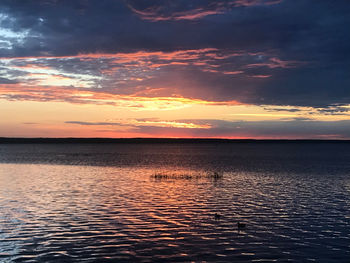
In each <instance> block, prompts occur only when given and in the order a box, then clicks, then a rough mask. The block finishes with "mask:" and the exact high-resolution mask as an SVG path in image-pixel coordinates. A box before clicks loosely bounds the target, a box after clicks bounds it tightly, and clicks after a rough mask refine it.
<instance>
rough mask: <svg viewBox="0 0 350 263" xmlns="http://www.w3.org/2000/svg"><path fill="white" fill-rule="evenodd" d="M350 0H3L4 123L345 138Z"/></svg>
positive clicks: (28, 127)
mask: <svg viewBox="0 0 350 263" xmlns="http://www.w3.org/2000/svg"><path fill="white" fill-rule="evenodd" d="M349 28H350V3H349V0H227V1H224V0H217V1H216V0H210V1H209V0H96V1H95V0H74V1H73V0H37V1H22V0H1V1H0V137H115V138H117V137H206V138H210V137H214V138H257V139H260V138H269V139H274V138H276V139H277V138H290V139H296V138H315V139H316V138H317V139H350V44H349V43H350V33H349V32H350V30H349Z"/></svg>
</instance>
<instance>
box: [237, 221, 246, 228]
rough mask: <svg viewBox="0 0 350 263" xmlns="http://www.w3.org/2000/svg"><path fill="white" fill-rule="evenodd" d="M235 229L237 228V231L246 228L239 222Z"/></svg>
mask: <svg viewBox="0 0 350 263" xmlns="http://www.w3.org/2000/svg"><path fill="white" fill-rule="evenodd" d="M237 227H238V229H243V228H245V227H246V224H245V223H240V222H238V223H237Z"/></svg>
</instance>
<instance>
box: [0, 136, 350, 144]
mask: <svg viewBox="0 0 350 263" xmlns="http://www.w3.org/2000/svg"><path fill="white" fill-rule="evenodd" d="M34 143H35V144H36V143H38V144H79V143H130V144H157V143H166V144H172V143H184V144H185V143H350V140H321V139H214V138H213V139H211V138H9V137H0V144H34Z"/></svg>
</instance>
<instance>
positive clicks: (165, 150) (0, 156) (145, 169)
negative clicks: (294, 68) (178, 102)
mask: <svg viewBox="0 0 350 263" xmlns="http://www.w3.org/2000/svg"><path fill="white" fill-rule="evenodd" d="M0 262H327V263H330V262H350V143H346V142H344V143H342V142H332V141H327V142H322V141H313V142H298V141H292V142H289V141H286V142H283V141H276V142H274V141H270V142H259V141H251V142H239V141H236V142H222V143H220V142H198V141H190V142H175V143H166V142H164V143H147V142H145V143H142V142H138V143H26V144H21V143H11V144H0Z"/></svg>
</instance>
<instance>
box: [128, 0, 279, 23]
mask: <svg viewBox="0 0 350 263" xmlns="http://www.w3.org/2000/svg"><path fill="white" fill-rule="evenodd" d="M280 2H282V0H235V1H234V0H228V1H222V0H221V1H206V0H204V1H203V0H202V1H184V0H179V1H176V2H173V1H169V0H165V1H164V0H162V1H160V0H151V1H135V0H127V1H126V3H127V6H128V7H129V8H130V10H131V11H132V12H134V13H135V14H137V15H138V16H139V17H140V18H141V19H144V20H149V21H152V22H158V21H169V20H175V21H178V20H197V19H202V18H204V17H206V16H210V15H218V14H224V13H226V12H229V11H230V10H231V9H232V8H235V7H236V8H237V7H251V6H259V5H274V4H278V3H280Z"/></svg>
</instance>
